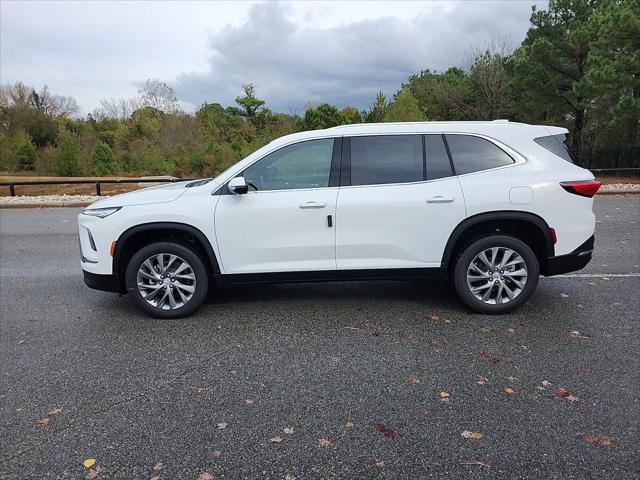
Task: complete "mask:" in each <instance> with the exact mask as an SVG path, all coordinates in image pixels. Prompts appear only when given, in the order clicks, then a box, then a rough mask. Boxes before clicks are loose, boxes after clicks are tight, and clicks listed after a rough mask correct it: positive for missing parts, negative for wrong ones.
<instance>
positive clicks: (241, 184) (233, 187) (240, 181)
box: [227, 177, 249, 195]
mask: <svg viewBox="0 0 640 480" xmlns="http://www.w3.org/2000/svg"><path fill="white" fill-rule="evenodd" d="M227 188H228V189H229V191H230V192H231V193H233V194H234V195H242V194H245V193H247V192H248V191H249V185H247V182H246V181H245V179H244V177H235V178H232V179H231V180H230V181H229V183H228V184H227Z"/></svg>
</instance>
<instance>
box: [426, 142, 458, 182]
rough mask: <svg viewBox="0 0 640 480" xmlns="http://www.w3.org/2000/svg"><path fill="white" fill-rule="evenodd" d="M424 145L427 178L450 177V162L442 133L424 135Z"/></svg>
mask: <svg viewBox="0 0 640 480" xmlns="http://www.w3.org/2000/svg"><path fill="white" fill-rule="evenodd" d="M424 147H425V149H426V150H427V180H434V179H436V178H444V177H450V176H451V175H452V172H451V163H449V155H447V149H446V147H445V146H444V140H443V139H442V135H425V137H424Z"/></svg>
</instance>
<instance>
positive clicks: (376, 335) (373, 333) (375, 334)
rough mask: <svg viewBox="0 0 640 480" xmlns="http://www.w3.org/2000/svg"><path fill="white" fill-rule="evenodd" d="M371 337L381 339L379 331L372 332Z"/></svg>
mask: <svg viewBox="0 0 640 480" xmlns="http://www.w3.org/2000/svg"><path fill="white" fill-rule="evenodd" d="M371 335H373V336H374V337H379V336H380V331H379V330H374V331H373V332H371Z"/></svg>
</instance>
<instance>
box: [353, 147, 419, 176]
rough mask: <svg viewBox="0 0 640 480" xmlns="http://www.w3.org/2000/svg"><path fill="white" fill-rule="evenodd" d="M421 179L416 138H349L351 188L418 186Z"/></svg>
mask: <svg viewBox="0 0 640 480" xmlns="http://www.w3.org/2000/svg"><path fill="white" fill-rule="evenodd" d="M423 179H424V166H423V162H422V138H421V136H420V135H379V136H369V137H352V138H351V185H377V184H385V183H406V182H419V181H422V180H423Z"/></svg>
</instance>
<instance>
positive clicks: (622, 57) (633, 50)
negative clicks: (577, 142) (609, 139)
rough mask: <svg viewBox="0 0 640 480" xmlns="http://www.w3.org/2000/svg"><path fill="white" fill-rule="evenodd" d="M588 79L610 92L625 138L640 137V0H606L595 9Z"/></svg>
mask: <svg viewBox="0 0 640 480" xmlns="http://www.w3.org/2000/svg"><path fill="white" fill-rule="evenodd" d="M593 23H594V26H595V31H596V33H595V35H594V37H593V39H594V41H593V44H592V46H591V49H590V51H589V56H588V58H587V63H588V65H589V67H590V68H589V71H588V72H587V79H588V81H589V82H590V87H591V89H592V90H593V91H594V92H595V93H596V94H597V95H601V96H606V97H608V98H607V101H608V103H609V104H610V105H611V107H610V111H611V117H612V118H611V123H612V125H614V126H615V127H618V129H619V130H620V129H621V130H622V132H621V133H622V135H621V137H622V139H623V140H625V141H628V142H635V141H637V140H638V139H640V75H639V72H640V0H625V1H622V0H605V1H603V2H602V3H601V4H600V6H599V7H598V8H596V10H595V11H594V13H593Z"/></svg>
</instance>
